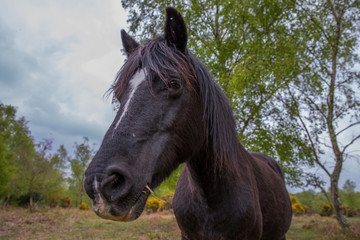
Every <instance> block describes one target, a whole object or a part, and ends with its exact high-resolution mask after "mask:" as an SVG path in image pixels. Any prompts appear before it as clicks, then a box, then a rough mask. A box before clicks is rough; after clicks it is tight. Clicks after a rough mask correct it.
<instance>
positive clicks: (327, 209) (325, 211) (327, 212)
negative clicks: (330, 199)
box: [320, 204, 334, 217]
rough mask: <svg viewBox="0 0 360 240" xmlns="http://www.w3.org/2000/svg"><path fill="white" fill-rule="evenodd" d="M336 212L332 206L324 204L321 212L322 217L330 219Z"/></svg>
mask: <svg viewBox="0 0 360 240" xmlns="http://www.w3.org/2000/svg"><path fill="white" fill-rule="evenodd" d="M333 212H334V210H333V208H332V206H331V205H330V204H323V205H322V208H321V210H320V216H322V217H330V216H331V215H332V214H333Z"/></svg>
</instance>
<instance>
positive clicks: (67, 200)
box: [60, 197, 71, 208]
mask: <svg viewBox="0 0 360 240" xmlns="http://www.w3.org/2000/svg"><path fill="white" fill-rule="evenodd" d="M70 206H71V198H69V197H63V198H61V199H60V207H62V208H68V207H70Z"/></svg>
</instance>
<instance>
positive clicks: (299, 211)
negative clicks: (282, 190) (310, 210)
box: [291, 202, 305, 216]
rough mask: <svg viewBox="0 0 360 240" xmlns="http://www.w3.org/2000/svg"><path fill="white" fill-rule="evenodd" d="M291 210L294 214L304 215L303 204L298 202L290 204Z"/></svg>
mask: <svg viewBox="0 0 360 240" xmlns="http://www.w3.org/2000/svg"><path fill="white" fill-rule="evenodd" d="M291 207H292V210H293V214H295V215H296V216H299V215H304V214H305V208H304V207H303V206H301V204H300V203H298V202H297V203H294V204H292V205H291Z"/></svg>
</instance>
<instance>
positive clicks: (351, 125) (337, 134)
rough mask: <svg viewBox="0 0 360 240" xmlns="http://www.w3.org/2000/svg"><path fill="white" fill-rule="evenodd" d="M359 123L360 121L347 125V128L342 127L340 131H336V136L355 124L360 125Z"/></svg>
mask: <svg viewBox="0 0 360 240" xmlns="http://www.w3.org/2000/svg"><path fill="white" fill-rule="evenodd" d="M358 124H360V121H359V122H355V123H352V124H350V125H349V126H347V127H346V128H344V129H342V130H341V131H340V132H338V133H336V136H338V135H340V133H342V132H344V131H346V130H348V129H349V128H351V127H353V126H356V125H358Z"/></svg>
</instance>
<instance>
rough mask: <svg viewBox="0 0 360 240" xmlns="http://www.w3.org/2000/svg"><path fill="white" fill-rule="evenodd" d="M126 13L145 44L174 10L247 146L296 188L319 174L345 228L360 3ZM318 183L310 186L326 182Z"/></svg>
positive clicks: (212, 1) (195, 5)
mask: <svg viewBox="0 0 360 240" xmlns="http://www.w3.org/2000/svg"><path fill="white" fill-rule="evenodd" d="M122 4H123V7H124V8H125V9H128V10H129V19H128V22H129V23H130V30H131V31H132V32H133V33H135V34H136V35H137V36H138V39H139V40H143V39H144V38H149V37H152V36H154V35H155V34H157V33H161V29H162V22H163V21H162V17H163V13H162V11H163V9H164V8H165V6H167V5H172V6H175V7H177V8H178V9H179V10H180V11H181V12H182V13H183V15H184V17H185V19H186V22H187V24H188V27H189V37H190V39H189V47H190V49H191V50H192V51H193V52H194V53H195V54H196V56H197V57H199V58H200V59H201V60H202V61H203V62H204V63H205V64H206V65H208V66H209V68H210V71H211V72H212V74H213V76H215V80H216V81H218V83H219V84H220V85H221V87H222V88H223V90H224V91H225V92H226V94H227V95H228V97H229V99H230V101H231V103H232V106H233V109H234V113H235V117H236V119H237V126H238V132H239V137H240V139H241V141H242V143H243V144H244V145H245V146H246V147H247V148H248V149H250V150H252V151H261V152H264V153H266V154H268V155H270V156H273V157H275V158H276V159H277V160H280V163H281V164H282V167H283V168H284V170H285V172H286V178H287V180H288V183H292V184H293V185H295V184H301V183H300V182H299V177H300V176H301V175H302V174H303V173H302V171H301V169H300V168H299V166H308V167H313V166H319V167H320V168H321V169H322V170H323V171H324V172H325V174H326V175H327V176H328V177H329V180H330V185H331V202H333V204H334V210H335V215H336V218H337V220H338V222H339V224H340V226H342V227H346V226H349V224H348V222H347V220H346V218H345V217H344V216H343V215H342V213H341V200H340V197H339V187H338V181H339V177H340V174H341V171H342V166H343V162H344V161H345V159H351V157H354V156H353V155H351V154H350V152H349V149H350V147H351V146H353V144H354V143H355V142H356V141H358V140H359V139H360V134H359V131H358V127H359V125H360V115H359V113H360V111H359V110H360V109H359V108H360V100H359V97H358V96H359V94H358V89H359V86H360V81H359V79H360V74H359V72H358V71H355V70H354V65H355V64H356V63H359V58H358V56H357V54H356V50H357V49H358V47H359V45H358V38H359V28H358V25H359V18H360V6H359V5H360V2H359V1H357V0H342V1H340V0H301V1H281V0H269V1H262V2H261V3H259V2H258V1H249V0H248V1H220V0H203V1H192V0H188V1H186V0H183V1H180V0H179V1H175V0H163V1H154V0H152V1H146V2H145V1H140V0H130V1H122ZM350 131H353V133H349V132H350ZM340 139H347V142H346V140H345V141H340ZM315 177H317V179H316V178H314V179H313V180H314V181H312V180H310V181H309V182H310V183H311V182H313V183H317V184H318V183H320V182H321V181H322V180H321V179H320V178H319V176H315ZM289 180H290V181H289ZM315 180H316V181H315Z"/></svg>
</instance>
